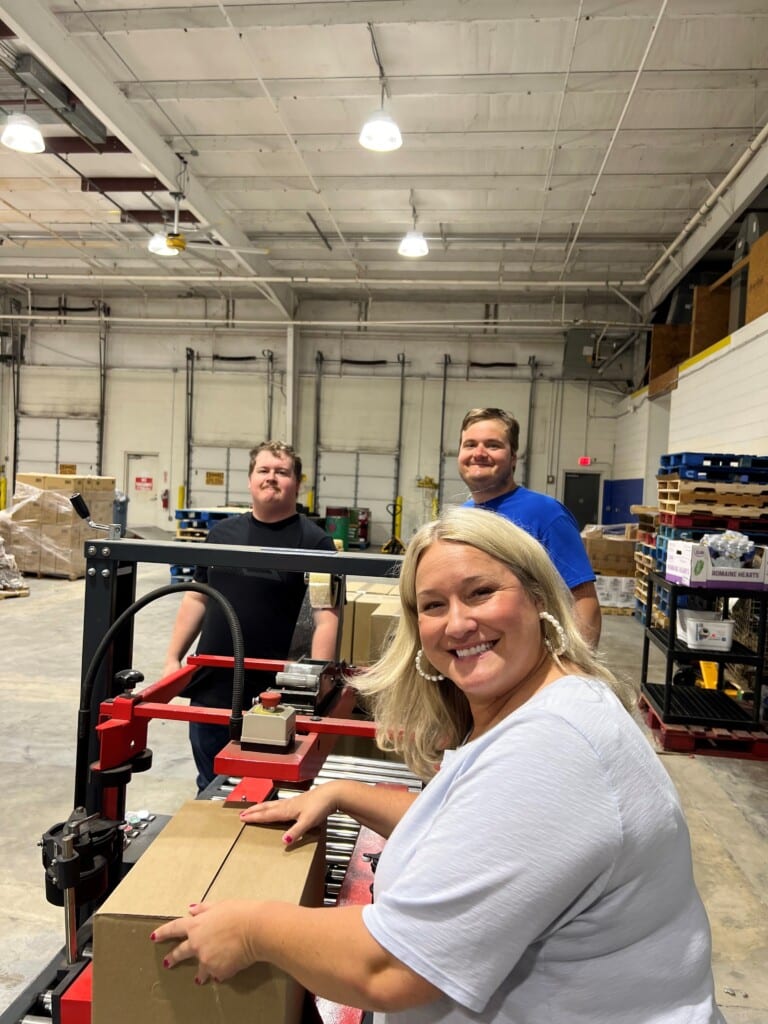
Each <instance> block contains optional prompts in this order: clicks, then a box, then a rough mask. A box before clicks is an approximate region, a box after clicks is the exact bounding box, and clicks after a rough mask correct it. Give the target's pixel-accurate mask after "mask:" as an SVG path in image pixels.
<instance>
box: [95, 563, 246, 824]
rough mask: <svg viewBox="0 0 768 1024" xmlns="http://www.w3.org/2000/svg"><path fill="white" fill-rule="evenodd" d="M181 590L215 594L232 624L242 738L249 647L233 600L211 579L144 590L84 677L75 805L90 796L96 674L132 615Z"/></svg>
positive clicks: (236, 725) (235, 732)
mask: <svg viewBox="0 0 768 1024" xmlns="http://www.w3.org/2000/svg"><path fill="white" fill-rule="evenodd" d="M180 590H182V591H183V590H192V591H195V592H196V593H198V594H204V595H205V596H206V597H212V598H214V600H216V601H218V602H219V604H220V605H221V609H222V611H223V613H224V617H225V618H226V620H227V624H228V625H229V631H230V633H231V634H232V653H233V656H234V660H235V666H234V677H233V684H232V715H231V717H230V719H229V735H230V738H231V739H233V740H239V739H240V735H241V733H242V730H243V692H244V689H245V671H244V667H243V659H244V656H245V648H244V644H243V631H242V629H241V628H240V621H239V619H238V618H237V615H236V614H235V609H234V608H233V607H232V605H231V604H230V602H229V601H228V600H227V599H226V597H224V595H223V594H220V593H219V591H218V590H214V588H213V587H209V586H208V584H207V583H195V582H194V581H190V582H188V583H169V584H166V586H164V587H158V588H157V589H156V590H151V591H150V592H149V593H148V594H144V596H143V597H140V598H139V599H138V600H136V601H134V602H133V604H131V605H129V606H128V607H127V608H126V609H125V611H124V612H122V614H121V615H119V616H118V617H117V618H116V619H115V621H114V622H113V623H112V625H111V626H110V627H109V629H108V630H107V632H106V633H105V634H104V636H103V637H102V638H101V642H100V643H99V646H98V647H97V648H96V650H95V651H94V654H93V657H92V658H91V663H90V664H89V666H88V670H87V672H86V673H85V676H84V677H83V684H82V687H81V691H80V707H79V709H78V712H77V747H76V750H77V756H76V761H75V807H84V806H85V799H86V788H87V783H88V768H89V765H88V744H89V738H90V731H91V701H92V699H93V687H94V683H95V681H96V674H97V672H98V670H99V668H100V666H101V662H102V660H103V658H104V655H105V654H106V652H107V651H108V650H109V647H110V645H111V643H112V641H113V639H114V636H115V634H116V633H117V631H118V630H119V629H120V627H121V626H123V625H124V624H125V623H126V622H127V621H128V620H129V619H131V618H133V616H134V615H135V614H136V612H138V611H140V610H141V609H142V608H144V607H145V606H146V605H148V604H151V602H152V601H156V600H157V599H158V598H160V597H165V596H166V595H167V594H178V592H179V591H180Z"/></svg>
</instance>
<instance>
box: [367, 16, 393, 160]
mask: <svg viewBox="0 0 768 1024" xmlns="http://www.w3.org/2000/svg"><path fill="white" fill-rule="evenodd" d="M368 28H369V29H370V25H369V26H368ZM374 53H376V49H375V47H374ZM377 59H378V58H377ZM379 81H380V82H381V101H380V104H379V109H378V110H375V111H374V112H373V113H372V114H371V116H370V117H369V118H367V120H366V122H365V124H364V125H363V127H362V128H361V130H360V135H359V136H358V139H357V141H358V142H359V143H360V145H361V146H362V147H363V148H364V149H370V150H372V151H373V152H374V153H391V152H392V150H394V149H400V147H401V146H402V144H403V137H402V135H401V134H400V129H399V128H398V127H397V123H396V121H395V119H394V118H393V117H391V116H390V115H389V114H388V113H387V112H386V110H385V109H384V96H385V93H386V89H387V85H386V78H385V76H384V69H383V67H382V66H381V63H379Z"/></svg>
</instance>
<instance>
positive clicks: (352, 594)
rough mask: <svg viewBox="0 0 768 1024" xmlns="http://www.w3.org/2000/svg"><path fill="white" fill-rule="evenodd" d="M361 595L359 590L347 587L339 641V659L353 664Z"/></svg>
mask: <svg viewBox="0 0 768 1024" xmlns="http://www.w3.org/2000/svg"><path fill="white" fill-rule="evenodd" d="M359 596H360V591H359V590H352V591H350V590H349V588H347V594H346V597H347V600H346V603H345V604H344V614H343V616H342V620H341V639H340V641H339V661H345V662H346V663H347V664H348V665H351V664H352V644H353V637H354V634H355V605H356V603H357V599H358V597H359Z"/></svg>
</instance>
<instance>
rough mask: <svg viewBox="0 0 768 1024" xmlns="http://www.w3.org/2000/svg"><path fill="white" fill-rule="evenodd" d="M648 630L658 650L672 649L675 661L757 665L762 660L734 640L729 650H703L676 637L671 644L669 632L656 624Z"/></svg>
mask: <svg viewBox="0 0 768 1024" xmlns="http://www.w3.org/2000/svg"><path fill="white" fill-rule="evenodd" d="M648 632H649V635H650V638H651V640H652V641H653V642H654V644H655V645H656V646H657V647H658V648H659V649H660V650H662V651H667V650H669V649H670V648H671V649H672V650H673V651H674V654H675V660H676V661H714V662H716V663H717V664H725V663H727V662H729V661H730V662H738V663H739V664H743V665H759V664H760V663H761V661H762V658H761V657H760V655H759V654H757V653H756V652H755V651H751V650H750V649H749V648H748V647H745V646H744V644H740V643H738V642H737V641H736V640H734V641H733V643H732V645H731V649H730V650H729V651H703V650H700V649H697V648H695V647H689V646H688V644H687V643H685V641H684V640H678V639H677V638H676V639H675V642H674V643H673V644H670V642H669V633H667V632H666V631H665V630H662V629H659V628H658V626H651V627H650V628H649V630H648Z"/></svg>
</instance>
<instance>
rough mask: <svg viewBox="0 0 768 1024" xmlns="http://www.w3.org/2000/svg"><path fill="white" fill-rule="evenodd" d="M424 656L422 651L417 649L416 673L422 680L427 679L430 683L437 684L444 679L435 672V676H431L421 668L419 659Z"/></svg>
mask: <svg viewBox="0 0 768 1024" xmlns="http://www.w3.org/2000/svg"><path fill="white" fill-rule="evenodd" d="M423 654H424V650H423V649H422V648H419V650H418V652H417V654H416V671H417V672H418V673H419V675H420V676H421V678H422V679H427V680H428V681H429V682H430V683H439V682H440V680H441V679H445V676H444V675H442V674H441V673H440V672H436V673H435V675H431V674H430V673H429V672H425V671H424V669H423V668H422V667H421V657H422V655H423Z"/></svg>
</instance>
